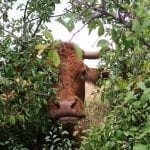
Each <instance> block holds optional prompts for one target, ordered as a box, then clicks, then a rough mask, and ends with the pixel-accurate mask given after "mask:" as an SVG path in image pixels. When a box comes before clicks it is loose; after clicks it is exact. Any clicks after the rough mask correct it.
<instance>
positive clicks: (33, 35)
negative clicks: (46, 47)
mask: <svg viewBox="0 0 150 150" xmlns="http://www.w3.org/2000/svg"><path fill="white" fill-rule="evenodd" d="M42 21H43V20H42V19H40V20H39V23H38V24H37V27H36V29H35V31H34V33H33V34H32V37H35V35H36V33H37V32H38V30H39V27H40V25H41V24H42Z"/></svg>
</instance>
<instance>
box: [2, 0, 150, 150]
mask: <svg viewBox="0 0 150 150" xmlns="http://www.w3.org/2000/svg"><path fill="white" fill-rule="evenodd" d="M57 3H60V1H59V0H53V1H51V0H47V1H44V0H40V1H39V0H36V1H35V0H34V1H31V0H28V1H27V2H26V3H23V4H20V5H19V6H18V9H19V10H20V12H22V16H21V17H20V18H19V19H15V18H13V19H10V18H9V17H8V15H9V11H10V10H11V9H12V8H13V6H15V4H16V0H11V1H9V0H5V1H3V0H1V1H0V12H1V13H0V133H1V134H0V148H1V149H29V148H31V146H32V147H36V146H38V144H40V142H41V141H39V139H41V137H46V140H45V144H44V145H43V146H42V148H43V149H50V148H51V149H59V148H60V149H62V148H63V149H64V148H66V149H70V148H71V142H70V141H69V140H68V139H66V138H64V135H65V134H66V132H62V130H61V126H60V125H58V124H57V125H56V124H54V123H52V122H51V120H49V119H48V116H47V114H46V105H47V98H48V97H49V96H50V95H51V96H53V99H54V100H55V93H56V89H54V88H52V85H53V84H55V83H56V82H57V81H58V80H59V79H58V77H57V69H56V67H55V66H57V63H56V64H55V63H54V65H50V62H49V59H50V57H51V55H48V53H47V51H40V50H41V49H42V46H43V45H45V44H46V43H48V42H49V43H50V42H53V41H54V40H53V38H52V35H51V33H50V32H49V30H48V27H47V26H46V25H45V24H46V22H49V21H50V19H51V17H52V15H53V12H54V10H55V4H57ZM69 4H70V7H68V9H66V13H64V14H62V16H61V17H59V18H58V22H60V23H62V24H63V25H64V26H65V27H66V28H67V29H68V30H69V31H72V30H73V28H74V26H75V23H76V22H81V23H82V24H83V25H82V26H81V28H80V29H79V30H78V31H77V33H78V32H80V30H82V28H84V27H85V26H88V28H89V34H90V33H91V32H92V31H93V30H96V31H97V34H98V35H99V40H98V42H97V46H98V47H99V48H100V57H101V60H102V62H103V65H101V66H100V68H105V67H107V68H109V69H110V70H111V76H110V79H109V80H107V81H99V82H98V84H99V85H100V86H101V85H102V84H103V85H104V92H103V94H102V95H101V96H100V97H101V99H102V101H103V103H104V104H105V106H107V107H109V108H110V112H109V113H108V115H107V116H106V117H105V121H104V123H103V125H98V126H94V125H92V127H91V128H90V129H89V130H88V136H87V137H84V140H83V142H82V145H81V147H80V149H87V150H92V149H93V150H99V149H102V150H107V149H108V150H110V149H115V150H120V149H128V150H132V149H133V150H148V149H150V144H149V141H150V113H149V112H150V107H149V106H150V88H149V86H150V78H149V76H150V62H149V56H150V55H149V49H150V41H149V39H150V30H149V29H150V11H149V6H150V2H149V1H148V0H121V1H120V0H112V1H107V0H105V1H104V0H87V1H85V0H76V1H72V0H70V1H69ZM77 33H75V34H77ZM75 34H74V35H73V36H72V38H73V37H74V36H75ZM105 37H107V38H109V39H110V40H107V38H105ZM40 43H42V45H39V44H40ZM37 45H38V46H37ZM35 47H36V48H37V47H38V48H37V49H38V50H35ZM39 47H40V48H39ZM39 49H40V50H39ZM41 54H42V58H41V59H39V58H38V57H40V55H41ZM37 55H38V57H37ZM54 56H55V57H56V55H54ZM21 137H22V138H21Z"/></svg>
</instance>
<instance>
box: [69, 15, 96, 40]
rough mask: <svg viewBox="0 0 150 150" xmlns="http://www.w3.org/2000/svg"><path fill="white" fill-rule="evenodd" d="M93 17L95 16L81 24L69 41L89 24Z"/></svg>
mask: <svg viewBox="0 0 150 150" xmlns="http://www.w3.org/2000/svg"><path fill="white" fill-rule="evenodd" d="M92 19H93V16H92V17H91V18H90V19H89V20H88V21H87V22H86V23H85V24H84V25H83V26H81V27H80V28H79V29H78V30H77V31H76V32H75V33H73V35H72V36H71V38H70V40H69V42H71V41H72V39H73V38H74V37H75V36H76V35H77V34H78V33H79V32H80V31H81V30H82V29H83V28H84V27H85V26H86V25H87V24H89V23H90V22H91V20H92Z"/></svg>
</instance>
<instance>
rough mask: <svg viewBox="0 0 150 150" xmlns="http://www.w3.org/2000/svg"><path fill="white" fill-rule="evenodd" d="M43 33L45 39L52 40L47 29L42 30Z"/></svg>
mask: <svg viewBox="0 0 150 150" xmlns="http://www.w3.org/2000/svg"><path fill="white" fill-rule="evenodd" d="M43 35H44V36H45V38H46V39H48V40H49V41H52V42H53V41H54V38H53V35H52V34H51V33H50V32H49V31H47V30H46V31H43Z"/></svg>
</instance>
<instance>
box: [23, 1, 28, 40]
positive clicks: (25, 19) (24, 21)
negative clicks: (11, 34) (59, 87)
mask: <svg viewBox="0 0 150 150" xmlns="http://www.w3.org/2000/svg"><path fill="white" fill-rule="evenodd" d="M28 4H29V1H27V3H26V6H25V10H24V16H23V33H22V36H23V38H24V41H26V31H27V30H26V28H27V17H26V13H27V8H28Z"/></svg>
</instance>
